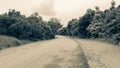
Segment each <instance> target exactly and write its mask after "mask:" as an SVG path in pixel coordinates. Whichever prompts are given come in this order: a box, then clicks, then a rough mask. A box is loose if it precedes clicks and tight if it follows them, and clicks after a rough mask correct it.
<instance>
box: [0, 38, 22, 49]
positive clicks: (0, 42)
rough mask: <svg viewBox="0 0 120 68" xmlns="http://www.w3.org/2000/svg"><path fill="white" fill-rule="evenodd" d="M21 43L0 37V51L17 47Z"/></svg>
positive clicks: (14, 39) (13, 39)
mask: <svg viewBox="0 0 120 68" xmlns="http://www.w3.org/2000/svg"><path fill="white" fill-rule="evenodd" d="M21 44H22V42H21V41H20V40H18V39H16V38H13V37H8V36H0V50H1V49H4V48H8V47H13V46H19V45H21Z"/></svg>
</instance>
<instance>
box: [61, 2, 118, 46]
mask: <svg viewBox="0 0 120 68" xmlns="http://www.w3.org/2000/svg"><path fill="white" fill-rule="evenodd" d="M95 9H96V10H92V9H88V10H87V12H86V14H85V15H83V16H82V17H80V18H79V19H72V20H71V21H69V22H68V25H67V27H65V28H63V29H62V30H60V32H59V33H60V34H61V35H66V34H67V35H69V36H75V37H80V38H94V39H96V38H97V39H99V38H102V39H105V40H106V41H109V42H111V43H114V44H120V6H118V7H115V3H114V2H112V3H111V7H110V8H109V9H106V10H104V11H101V10H100V9H99V7H95ZM65 32H66V33H65Z"/></svg>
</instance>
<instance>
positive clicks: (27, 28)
mask: <svg viewBox="0 0 120 68" xmlns="http://www.w3.org/2000/svg"><path fill="white" fill-rule="evenodd" d="M61 27H62V25H61V24H60V22H59V20H57V19H56V18H51V19H50V21H49V22H46V21H44V20H43V19H42V17H41V16H39V15H38V13H37V12H35V13H33V14H31V16H28V17H26V16H25V15H21V13H20V11H15V10H14V9H10V10H9V12H8V13H5V14H1V15H0V34H1V35H9V36H13V37H16V38H19V39H27V40H44V39H52V38H54V37H55V34H56V32H57V30H58V29H59V28H61Z"/></svg>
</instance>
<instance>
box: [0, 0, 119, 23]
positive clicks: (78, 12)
mask: <svg viewBox="0 0 120 68" xmlns="http://www.w3.org/2000/svg"><path fill="white" fill-rule="evenodd" d="M111 1H112V0H0V13H4V12H7V11H8V10H9V9H15V10H18V11H21V13H22V14H25V15H27V16H29V15H30V14H32V13H34V12H38V13H39V15H40V16H42V17H43V19H44V20H47V21H48V20H49V18H51V17H56V18H58V19H61V23H62V24H63V25H66V24H67V22H68V21H69V20H71V19H73V18H79V17H80V16H82V15H84V14H85V12H86V10H87V9H89V8H91V9H94V7H95V6H99V7H100V9H101V10H104V9H107V8H109V7H110V5H111ZM115 2H116V6H117V5H120V0H115Z"/></svg>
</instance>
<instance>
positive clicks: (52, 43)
mask: <svg viewBox="0 0 120 68" xmlns="http://www.w3.org/2000/svg"><path fill="white" fill-rule="evenodd" d="M0 68H89V65H88V61H87V59H86V57H85V55H84V52H83V51H82V49H81V47H80V45H79V44H78V42H77V41H75V40H73V39H71V38H68V37H63V36H58V37H57V38H56V39H52V40H46V41H40V42H36V43H30V44H26V45H23V46H19V47H12V48H7V49H5V50H2V51H0Z"/></svg>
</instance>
